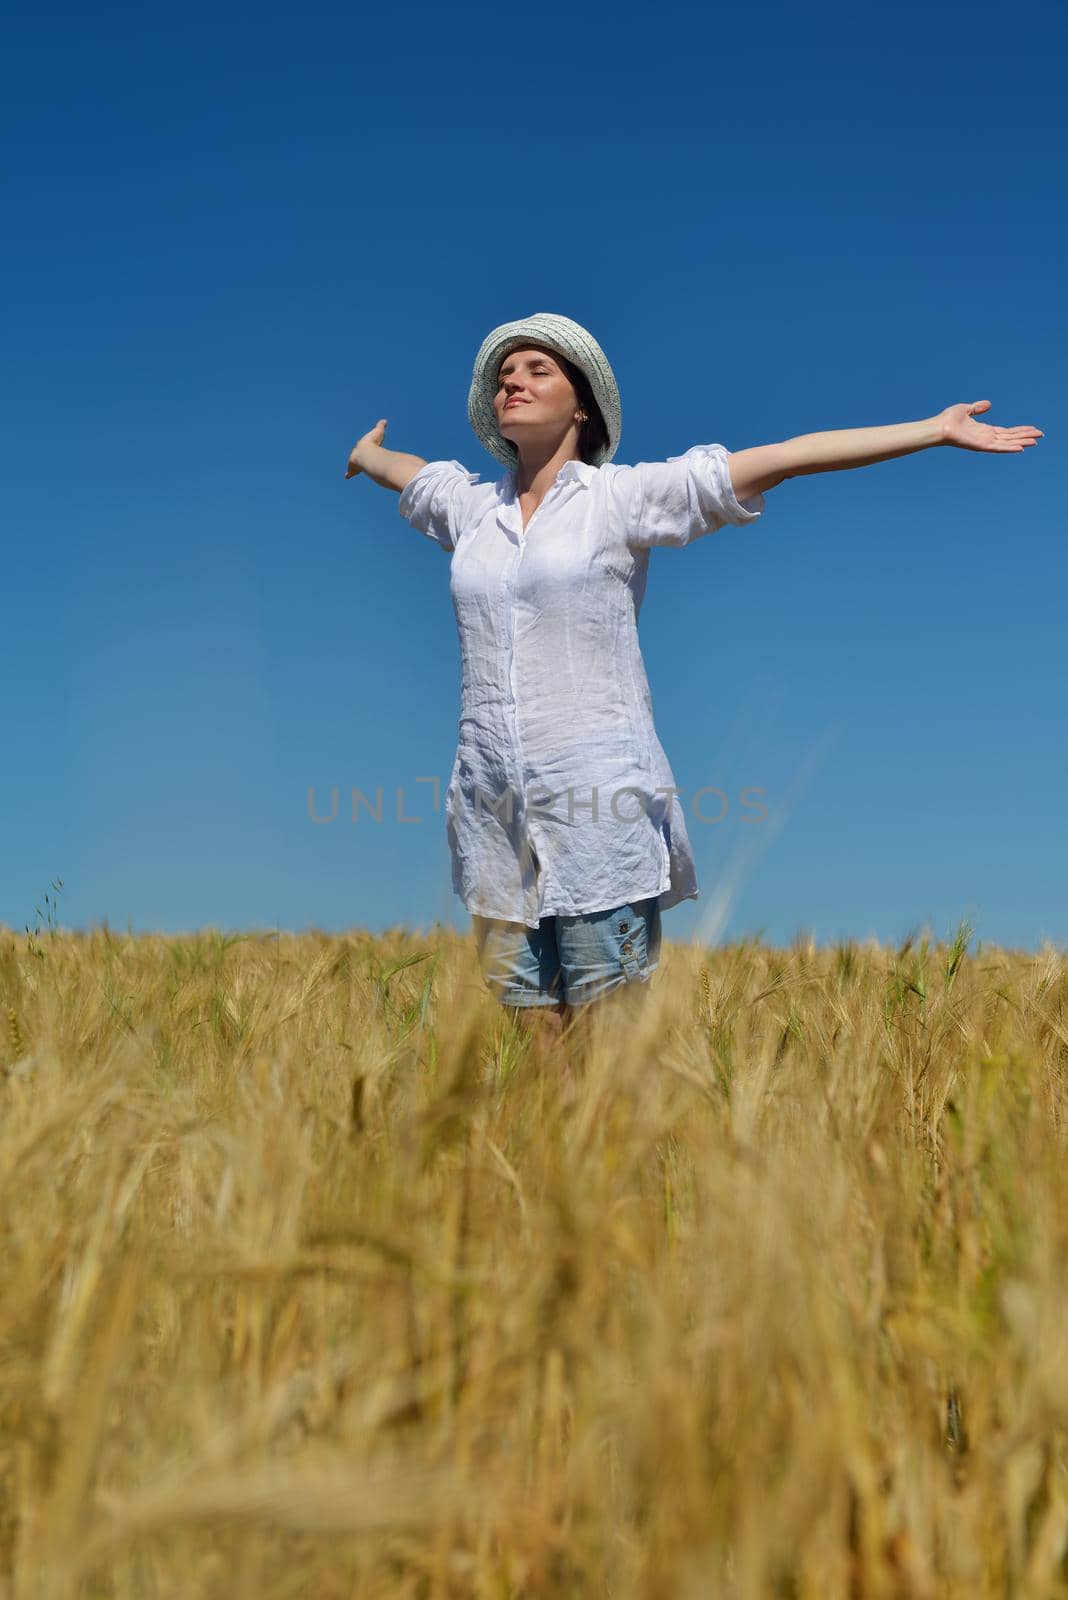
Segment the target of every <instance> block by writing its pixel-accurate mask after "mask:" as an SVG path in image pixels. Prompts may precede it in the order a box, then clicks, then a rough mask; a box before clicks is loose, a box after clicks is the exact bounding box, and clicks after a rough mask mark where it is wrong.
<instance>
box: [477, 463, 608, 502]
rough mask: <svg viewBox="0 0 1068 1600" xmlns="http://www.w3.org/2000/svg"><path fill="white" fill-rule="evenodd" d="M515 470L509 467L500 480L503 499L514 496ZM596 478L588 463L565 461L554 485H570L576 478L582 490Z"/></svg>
mask: <svg viewBox="0 0 1068 1600" xmlns="http://www.w3.org/2000/svg"><path fill="white" fill-rule="evenodd" d="M517 475H518V474H517V469H516V468H515V467H509V468H508V470H507V472H506V473H505V475H504V477H503V478H502V479H501V488H502V492H503V494H504V497H505V499H508V500H510V499H512V498H513V497H514V495H515V488H516V477H517ZM596 476H597V468H596V467H593V466H591V465H590V463H589V462H588V461H565V462H564V464H563V466H562V467H561V468H560V471H559V472H558V473H557V474H556V483H554V484H553V488H555V487H556V484H557V483H570V481H571V479H572V478H577V479H578V481H579V482H580V483H581V484H582V487H583V488H584V489H588V488H589V486H590V483H591V481H592V479H594V478H595V477H596Z"/></svg>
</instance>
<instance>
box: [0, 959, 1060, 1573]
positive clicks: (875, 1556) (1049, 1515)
mask: <svg viewBox="0 0 1068 1600" xmlns="http://www.w3.org/2000/svg"><path fill="white" fill-rule="evenodd" d="M969 939H970V930H968V929H966V928H965V929H962V930H961V931H960V932H958V935H957V937H956V938H955V939H953V940H947V941H945V942H941V943H939V942H934V943H932V942H930V940H929V939H928V938H927V937H926V936H924V937H923V938H918V937H913V938H911V939H909V940H907V941H905V943H904V944H903V945H902V946H901V947H900V948H889V947H886V946H880V945H878V944H876V943H874V942H871V943H867V944H858V943H847V944H839V945H836V946H827V947H818V946H817V945H816V944H815V943H814V942H813V941H812V940H811V939H809V938H807V937H806V936H800V935H799V936H798V938H797V939H796V940H795V941H794V943H793V944H792V945H790V946H789V947H788V948H782V949H775V948H771V947H769V946H768V945H766V944H764V943H763V942H761V941H759V940H746V941H741V942H736V943H734V944H730V945H723V946H720V947H717V948H715V949H709V948H702V947H700V946H697V945H692V944H691V945H686V944H681V943H680V944H673V943H671V942H670V941H669V940H665V943H664V947H663V956H662V960H661V965H660V969H659V971H658V972H657V973H656V975H655V977H654V979H653V981H652V983H651V984H650V985H649V986H648V988H647V989H646V990H644V991H642V992H641V993H639V994H635V992H634V991H633V990H628V991H626V992H625V993H624V994H623V996H622V998H621V999H620V1001H619V1003H618V1004H616V1005H614V1006H612V1005H609V1006H605V1007H603V1008H597V1009H596V1011H595V1012H594V1013H590V1022H591V1027H590V1031H589V1034H588V1037H587V1039H586V1041H585V1045H584V1053H583V1056H582V1058H581V1063H580V1067H581V1070H580V1071H579V1073H578V1078H577V1083H576V1085H575V1086H574V1087H573V1088H572V1090H571V1092H570V1093H564V1092H562V1088H561V1085H562V1081H563V1080H562V1076H561V1074H560V1073H559V1071H558V1070H556V1069H555V1068H554V1063H553V1056H552V1053H551V1051H549V1050H547V1049H546V1048H545V1047H544V1046H543V1045H542V1044H541V1042H540V1041H539V1040H537V1039H536V1038H535V1039H532V1038H531V1036H530V1035H529V1034H528V1033H527V1031H526V1030H525V1029H524V1028H522V1027H521V1026H517V1025H516V1024H515V1022H514V1020H513V1019H512V1018H510V1016H509V1015H508V1014H507V1013H505V1012H504V1011H503V1010H502V1009H501V1008H500V1007H498V1006H497V1005H496V1003H495V1002H494V1001H493V1000H492V998H491V997H490V996H489V995H488V994H487V993H486V991H485V990H484V989H483V987H482V984H481V981H480V979H479V975H478V969H477V963H476V958H475V955H474V951H473V947H472V944H471V942H470V940H469V939H467V938H464V937H461V936H459V935H457V934H456V933H454V932H453V931H451V930H449V929H447V928H437V927H436V928H435V929H433V930H432V932H431V933H430V934H428V935H422V936H416V935H412V934H411V933H409V932H408V931H406V930H403V929H402V930H397V931H395V932H391V933H388V934H385V935H381V936H372V935H370V934H361V933H358V932H356V933H351V934H348V935H344V936H342V935H327V934H316V933H309V934H302V935H284V934H283V935H280V936H278V935H275V934H270V935H264V934H259V933H257V934H252V935H249V936H245V937H236V936H229V937H227V936H223V935H221V934H219V933H217V932H212V931H210V930H209V931H208V932H205V933H201V934H199V935H197V936H195V937H184V938H177V937H162V936H155V937H152V936H130V935H119V934H116V933H114V932H111V931H110V930H108V929H107V928H106V927H105V928H103V929H94V930H93V931H92V932H90V933H84V934H79V933H72V932H67V931H63V930H60V929H56V928H50V929H49V930H48V931H47V933H45V934H41V932H40V930H39V929H38V930H37V933H36V935H35V934H31V933H28V934H27V935H21V936H20V935H17V934H16V933H14V932H13V931H12V930H10V929H7V930H3V929H0V1008H2V1009H0V1175H2V1185H3V1190H2V1192H3V1210H2V1224H3V1253H2V1294H0V1595H2V1596H3V1597H5V1600H68V1597H69V1600H74V1597H78V1600H82V1597H85V1600H89V1597H93V1600H96V1597H105V1596H106V1597H115V1600H120V1597H121V1600H133V1597H136V1600H152V1597H168V1600H169V1597H179V1596H181V1597H183V1600H186V1597H201V1596H203V1597H216V1596H217V1597H220V1600H222V1597H224V1596H225V1597H226V1600H282V1597H297V1596H300V1597H305V1596H308V1597H316V1600H320V1597H321V1600H371V1597H379V1596H381V1597H386V1596H389V1597H394V1596H396V1597H412V1600H415V1597H422V1600H444V1597H446V1596H477V1597H479V1600H519V1597H527V1596H530V1597H533V1596H554V1597H555V1596H560V1597H565V1596H566V1597H575V1600H578V1597H584V1600H585V1597H590V1596H605V1597H609V1596H612V1597H620V1600H631V1597H635V1600H637V1597H642V1600H691V1597H692V1600H719V1597H725V1600H726V1597H735V1596H737V1597H740V1600H748V1597H754V1600H755V1597H765V1596H767V1597H796V1600H837V1597H842V1600H854V1597H864V1600H869V1597H870V1600H876V1597H884V1596H885V1597H897V1596H902V1597H904V1596H915V1597H936V1596H938V1597H941V1596H954V1597H955V1596H961V1597H964V1596H967V1597H968V1600H985V1597H987V1596H991V1597H993V1596H998V1597H1004V1596H1019V1597H1031V1596H1033V1597H1036V1600H1037V1597H1039V1596H1041V1597H1047V1596H1059V1595H1068V1556H1066V1548H1068V1474H1066V1454H1065V1434H1066V1427H1068V1288H1066V1278H1065V1272H1064V1261H1065V1248H1066V1244H1068V1178H1066V1162H1065V1153H1066V1152H1065V1126H1066V1115H1068V969H1066V957H1065V955H1064V953H1063V952H1061V951H1059V950H1058V949H1056V948H1054V947H1049V946H1047V947H1046V948H1044V949H1043V950H1042V951H1041V952H1040V953H1039V954H1037V955H1035V954H1027V953H1019V952H1016V953H1014V952H1010V951H1004V950H1000V949H992V948H989V947H987V948H984V947H982V946H979V947H977V948H976V949H975V951H974V953H973V952H971V951H970V950H969V948H968V945H969Z"/></svg>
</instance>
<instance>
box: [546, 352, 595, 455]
mask: <svg viewBox="0 0 1068 1600" xmlns="http://www.w3.org/2000/svg"><path fill="white" fill-rule="evenodd" d="M553 354H554V355H555V354H556V352H555V351H554V352H553ZM556 359H557V361H559V363H560V365H561V366H562V367H563V369H564V371H565V372H566V373H567V375H568V377H569V378H570V380H571V384H572V387H573V388H574V391H575V393H576V394H577V395H578V398H579V404H580V405H581V407H582V409H583V411H585V413H586V420H585V422H580V423H579V455H580V456H581V457H582V459H583V461H592V459H593V457H594V456H595V455H596V453H597V451H598V450H606V449H607V448H608V429H607V428H606V427H605V422H604V418H603V417H602V415H601V408H600V406H599V405H598V404H597V402H596V400H595V399H594V398H593V390H592V389H591V387H590V380H589V378H587V376H586V374H585V373H584V372H583V370H582V368H581V367H576V366H575V365H574V364H573V363H572V362H570V361H568V360H567V359H566V358H565V357H564V356H556Z"/></svg>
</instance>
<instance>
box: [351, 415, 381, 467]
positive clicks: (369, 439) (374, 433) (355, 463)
mask: <svg viewBox="0 0 1068 1600" xmlns="http://www.w3.org/2000/svg"><path fill="white" fill-rule="evenodd" d="M385 434H386V419H385V417H379V419H378V421H377V422H376V423H375V425H374V427H373V428H372V429H371V431H370V433H365V434H364V436H363V438H362V439H357V441H356V443H355V444H354V445H353V447H352V454H351V455H350V456H349V464H348V468H347V470H346V472H345V476H346V478H354V477H355V476H356V474H357V473H358V472H362V471H363V470H364V465H363V461H362V459H361V456H362V453H363V447H364V446H365V445H368V444H374V445H380V444H381V443H382V440H383V439H384V438H385Z"/></svg>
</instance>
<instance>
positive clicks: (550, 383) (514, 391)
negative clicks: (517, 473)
mask: <svg viewBox="0 0 1068 1600" xmlns="http://www.w3.org/2000/svg"><path fill="white" fill-rule="evenodd" d="M509 402H511V404H510V403H509ZM493 404H494V409H495V410H496V413H497V427H498V428H499V430H500V432H501V433H502V434H503V436H504V438H506V439H507V440H508V441H509V442H510V443H511V444H514V445H516V446H517V448H520V449H521V448H522V445H523V442H524V440H527V439H529V440H531V441H533V440H535V439H536V440H538V441H539V443H551V442H552V441H553V440H554V439H561V438H563V436H564V434H566V432H567V430H568V428H569V427H573V428H574V429H575V433H576V437H577V435H578V430H579V424H578V423H577V422H576V421H575V413H576V411H578V410H580V409H581V407H580V406H579V402H578V397H577V395H576V394H575V390H574V387H573V386H572V383H571V380H570V378H569V377H568V376H567V373H566V372H565V371H564V369H563V368H562V367H561V365H560V363H559V362H558V361H557V359H556V357H555V356H553V355H551V354H550V353H549V352H548V351H547V350H539V349H538V348H537V347H536V346H533V345H532V346H529V347H527V348H525V349H523V350H511V351H509V353H508V354H507V355H506V356H505V357H504V358H503V359H502V361H501V364H500V367H499V368H498V371H497V393H496V395H495V397H494V401H493Z"/></svg>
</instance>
